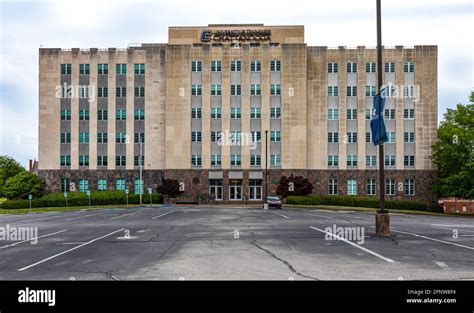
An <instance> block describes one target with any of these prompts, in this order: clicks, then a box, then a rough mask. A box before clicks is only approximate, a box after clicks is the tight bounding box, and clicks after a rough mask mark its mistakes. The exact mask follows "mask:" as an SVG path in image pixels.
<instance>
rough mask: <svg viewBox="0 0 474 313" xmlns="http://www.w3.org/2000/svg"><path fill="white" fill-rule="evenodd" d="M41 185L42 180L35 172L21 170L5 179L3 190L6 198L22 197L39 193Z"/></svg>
mask: <svg viewBox="0 0 474 313" xmlns="http://www.w3.org/2000/svg"><path fill="white" fill-rule="evenodd" d="M42 187H43V182H42V181H41V180H40V179H39V177H38V176H37V175H36V174H33V173H30V172H28V171H21V172H20V173H18V174H16V175H15V176H13V177H10V178H9V179H7V181H6V183H5V186H4V187H3V191H4V193H5V196H6V197H7V198H8V199H22V198H26V197H27V196H28V195H29V194H31V195H33V196H39V195H41V190H42Z"/></svg>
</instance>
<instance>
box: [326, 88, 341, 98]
mask: <svg viewBox="0 0 474 313" xmlns="http://www.w3.org/2000/svg"><path fill="white" fill-rule="evenodd" d="M337 96H339V87H338V86H328V97H337Z"/></svg>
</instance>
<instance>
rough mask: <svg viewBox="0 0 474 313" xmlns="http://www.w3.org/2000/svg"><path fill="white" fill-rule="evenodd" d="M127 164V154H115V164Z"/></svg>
mask: <svg viewBox="0 0 474 313" xmlns="http://www.w3.org/2000/svg"><path fill="white" fill-rule="evenodd" d="M126 165H127V156H125V155H117V156H115V166H126Z"/></svg>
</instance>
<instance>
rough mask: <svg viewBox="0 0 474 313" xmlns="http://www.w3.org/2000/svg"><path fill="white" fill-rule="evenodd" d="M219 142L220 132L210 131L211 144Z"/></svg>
mask: <svg viewBox="0 0 474 313" xmlns="http://www.w3.org/2000/svg"><path fill="white" fill-rule="evenodd" d="M219 140H221V132H220V131H211V142H218V141H219Z"/></svg>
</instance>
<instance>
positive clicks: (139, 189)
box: [134, 179, 143, 195]
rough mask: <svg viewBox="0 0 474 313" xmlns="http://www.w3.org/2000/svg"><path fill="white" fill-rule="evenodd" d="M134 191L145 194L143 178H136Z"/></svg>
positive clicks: (137, 193)
mask: <svg viewBox="0 0 474 313" xmlns="http://www.w3.org/2000/svg"><path fill="white" fill-rule="evenodd" d="M134 185H135V186H134V192H135V194H136V195H140V194H143V179H135V184H134Z"/></svg>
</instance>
